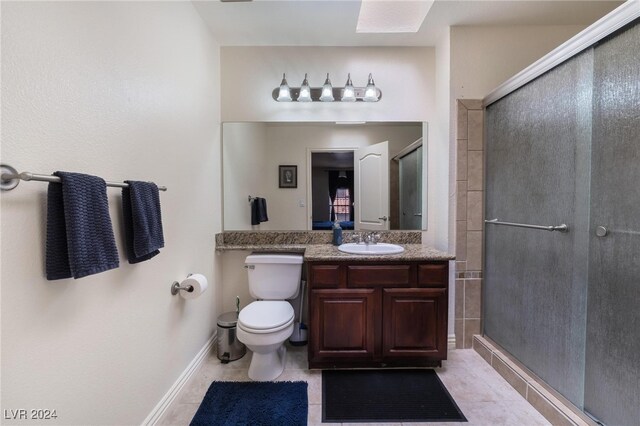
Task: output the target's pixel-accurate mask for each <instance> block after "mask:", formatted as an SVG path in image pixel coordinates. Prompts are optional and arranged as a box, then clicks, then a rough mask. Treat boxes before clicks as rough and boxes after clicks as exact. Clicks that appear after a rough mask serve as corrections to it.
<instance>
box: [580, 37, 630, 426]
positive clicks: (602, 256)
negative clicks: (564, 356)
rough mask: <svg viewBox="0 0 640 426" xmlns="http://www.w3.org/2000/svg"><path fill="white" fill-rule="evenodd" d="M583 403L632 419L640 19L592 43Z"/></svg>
mask: <svg viewBox="0 0 640 426" xmlns="http://www.w3.org/2000/svg"><path fill="white" fill-rule="evenodd" d="M591 149H592V161H591V212H590V216H591V218H590V229H589V232H590V236H589V239H590V243H589V287H588V301H587V335H586V353H585V364H586V365H585V367H586V368H585V394H584V409H585V411H587V412H588V413H589V414H591V415H593V416H594V417H595V418H597V419H598V420H599V421H601V422H603V423H604V424H607V425H636V424H638V422H640V25H636V26H635V27H631V28H629V29H627V30H626V31H625V32H623V33H621V34H619V35H616V36H615V37H613V38H610V39H608V40H606V41H604V42H602V43H601V44H599V45H597V46H596V47H595V49H594V85H593V138H592V148H591Z"/></svg>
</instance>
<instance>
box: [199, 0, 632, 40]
mask: <svg viewBox="0 0 640 426" xmlns="http://www.w3.org/2000/svg"><path fill="white" fill-rule="evenodd" d="M192 3H193V4H194V5H195V7H196V9H197V10H198V12H199V13H200V15H201V16H202V18H203V19H204V21H205V22H206V23H207V25H208V26H209V28H210V29H211V31H212V33H213V34H214V37H215V38H216V39H217V41H218V42H219V43H220V44H221V45H222V46H435V44H436V41H437V38H438V37H439V35H440V34H442V31H443V30H445V29H446V28H447V27H448V26H455V25H473V26H510V25H584V26H587V25H590V24H591V23H593V22H595V21H597V20H598V19H599V18H601V17H602V16H604V15H606V14H607V13H608V12H610V11H611V10H613V9H615V8H616V7H617V6H619V5H620V4H622V3H623V2H622V1H610V0H607V1H576V0H574V1H559V0H546V1H541V0H536V1H527V0H519V1H487V0H468V1H455V0H436V2H435V4H434V5H433V7H432V8H431V10H430V11H429V13H428V14H427V17H426V19H425V20H424V22H423V24H422V26H421V27H420V30H419V31H418V32H417V33H407V34H370V33H366V34H363V33H356V23H357V21H358V13H359V11H360V1H358V0H324V1H318V0H289V1H271V0H254V1H251V2H224V3H223V2H220V1H218V0H209V1H193V2H192Z"/></svg>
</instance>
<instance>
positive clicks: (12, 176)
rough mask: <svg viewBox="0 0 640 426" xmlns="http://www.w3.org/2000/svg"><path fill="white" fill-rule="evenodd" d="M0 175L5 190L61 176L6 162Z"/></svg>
mask: <svg viewBox="0 0 640 426" xmlns="http://www.w3.org/2000/svg"><path fill="white" fill-rule="evenodd" d="M0 176H1V178H2V183H1V184H0V189H2V190H3V191H10V190H12V189H13V188H15V187H16V186H18V184H19V183H20V181H21V180H25V181H30V180H33V181H38V182H54V183H60V182H61V181H60V178H59V177H58V176H52V175H41V174H37V173H31V172H22V173H18V172H17V171H16V169H14V168H13V167H11V166H9V165H6V164H2V165H0ZM106 183H107V186H111V187H115V188H128V187H129V184H128V183H124V182H109V181H107V182H106ZM158 189H159V190H160V191H166V190H167V187H166V186H159V187H158Z"/></svg>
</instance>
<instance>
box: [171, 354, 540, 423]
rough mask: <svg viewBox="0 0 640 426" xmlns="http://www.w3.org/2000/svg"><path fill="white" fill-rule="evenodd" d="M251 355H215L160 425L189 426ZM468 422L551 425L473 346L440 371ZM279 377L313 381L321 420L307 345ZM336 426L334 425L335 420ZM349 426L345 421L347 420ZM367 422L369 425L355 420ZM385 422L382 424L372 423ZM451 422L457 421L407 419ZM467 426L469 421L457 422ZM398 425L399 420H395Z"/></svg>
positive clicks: (316, 374)
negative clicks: (212, 390) (212, 391)
mask: <svg viewBox="0 0 640 426" xmlns="http://www.w3.org/2000/svg"><path fill="white" fill-rule="evenodd" d="M250 361H251V353H250V352H249V351H248V352H247V354H246V355H245V356H244V357H243V358H241V359H239V360H237V361H234V362H231V363H229V364H227V365H224V364H221V363H220V361H219V360H218V358H217V357H216V355H215V353H213V354H211V355H210V356H209V358H208V359H207V360H206V361H205V362H204V363H203V365H202V366H201V367H200V370H199V371H198V372H197V373H195V374H194V375H193V377H192V378H191V380H190V381H189V383H187V385H186V386H185V387H184V389H183V390H182V391H181V393H180V395H178V397H177V398H176V400H175V401H174V402H173V404H172V405H171V406H170V407H169V408H168V409H167V411H166V413H165V415H164V416H163V417H162V419H160V422H159V424H160V425H172V426H180V425H188V424H189V422H190V421H191V419H192V417H193V415H194V414H195V413H196V410H197V409H198V406H199V405H200V402H201V401H202V398H203V397H204V395H205V393H206V392H207V389H208V388H209V386H210V384H211V382H212V381H214V380H219V381H223V380H228V381H248V380H249V377H248V376H247V369H248V367H249V363H250ZM436 371H437V372H438V376H440V379H441V380H442V382H443V383H444V385H445V386H446V387H447V389H448V390H449V393H450V394H451V396H452V397H453V399H454V400H455V401H456V403H457V404H458V407H460V409H461V410H462V412H463V413H464V415H465V416H466V417H467V420H468V421H469V422H468V423H466V424H467V425H510V426H511V425H527V426H528V425H549V424H550V423H549V422H547V421H546V420H545V418H544V417H542V416H541V415H540V414H539V413H538V412H537V411H536V410H535V409H534V408H533V407H532V406H531V405H529V403H528V402H527V401H526V400H525V399H524V398H522V397H521V396H520V394H518V393H517V392H516V391H515V390H514V389H513V388H512V387H511V386H509V384H508V383H507V382H506V381H505V380H504V379H503V378H502V377H501V376H500V375H499V374H498V373H497V372H496V371H494V370H493V368H491V366H489V364H487V363H486V362H485V361H484V360H483V359H482V358H481V357H480V355H478V354H477V353H476V352H475V351H473V350H472V349H463V350H462V349H459V350H450V351H449V359H448V360H447V361H445V362H443V367H442V368H439V369H437V370H436ZM277 380H290V381H293V380H304V381H306V382H307V383H308V384H309V387H308V389H309V390H308V392H309V394H308V398H309V416H308V420H309V425H318V424H327V423H322V405H321V403H322V373H321V371H320V370H307V347H306V346H303V347H291V346H289V347H288V353H287V366H286V369H285V371H284V373H282V375H281V376H280V377H279V378H278V379H277ZM334 424H336V423H334ZM343 424H344V425H346V424H347V423H343ZM355 424H356V425H359V426H363V425H365V423H355ZM373 424H374V425H377V426H384V425H385V424H383V423H373ZM406 424H407V425H427V424H431V425H434V426H447V425H451V424H454V423H443V422H439V423H406ZM455 424H459V425H465V423H455ZM397 425H400V423H397Z"/></svg>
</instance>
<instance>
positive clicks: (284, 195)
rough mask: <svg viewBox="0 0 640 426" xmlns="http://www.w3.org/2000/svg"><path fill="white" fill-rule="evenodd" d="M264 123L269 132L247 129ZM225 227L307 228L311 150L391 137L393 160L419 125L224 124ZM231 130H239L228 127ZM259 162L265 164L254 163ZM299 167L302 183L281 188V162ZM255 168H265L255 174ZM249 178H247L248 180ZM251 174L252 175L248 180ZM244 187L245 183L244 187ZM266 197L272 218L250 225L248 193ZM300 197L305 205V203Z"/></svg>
mask: <svg viewBox="0 0 640 426" xmlns="http://www.w3.org/2000/svg"><path fill="white" fill-rule="evenodd" d="M260 126H265V128H266V132H265V134H266V136H265V137H264V138H263V137H262V134H256V135H254V136H255V139H253V140H251V139H249V138H250V137H251V135H249V134H248V131H247V130H242V129H252V128H256V127H260ZM223 127H224V132H223V133H224V142H223V152H224V154H223V155H224V159H225V161H224V165H223V169H224V176H225V181H224V182H225V183H224V204H225V207H224V209H225V215H224V229H225V230H249V229H252V228H253V229H254V230H261V231H265V230H301V229H308V226H307V222H308V214H307V206H308V204H309V196H308V194H307V177H308V176H307V162H308V153H309V151H308V150H309V149H340V148H361V147H365V146H369V145H373V144H375V143H378V142H382V141H389V155H390V158H391V157H393V156H394V155H395V154H397V153H398V152H399V151H400V150H401V149H402V148H404V147H405V146H407V145H408V144H410V143H412V142H414V141H415V140H417V139H418V138H420V136H422V126H421V125H420V124H417V125H393V124H391V123H389V124H385V125H377V124H376V125H366V126H344V125H326V124H319V125H312V124H303V123H300V124H296V123H268V124H266V125H265V124H259V123H225V124H224V126H223ZM227 129H237V130H234V131H227ZM256 162H259V163H261V164H260V165H256V164H255V163H256ZM285 164H286V165H297V166H298V187H297V188H279V187H278V166H279V165H285ZM250 169H254V170H257V169H259V170H260V173H258V174H256V173H253V172H250V171H249V170H250ZM243 176H244V178H243ZM249 176H251V179H250V178H249ZM242 185H244V187H243V186H242ZM249 194H251V195H260V196H261V197H264V198H266V200H267V211H268V214H269V221H268V222H263V223H261V224H260V225H258V226H253V227H252V226H251V222H250V210H249V203H248V202H247V195H249ZM300 201H302V203H303V204H304V205H303V206H300Z"/></svg>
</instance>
